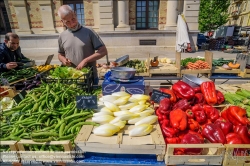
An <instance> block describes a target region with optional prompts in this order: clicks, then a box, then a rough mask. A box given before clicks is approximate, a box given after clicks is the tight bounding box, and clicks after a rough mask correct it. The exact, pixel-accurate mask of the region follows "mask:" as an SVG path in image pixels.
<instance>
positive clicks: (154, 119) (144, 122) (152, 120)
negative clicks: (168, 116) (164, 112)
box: [135, 115, 158, 126]
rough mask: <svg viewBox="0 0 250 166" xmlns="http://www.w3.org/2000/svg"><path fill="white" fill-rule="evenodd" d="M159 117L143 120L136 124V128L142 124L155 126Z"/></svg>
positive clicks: (154, 116)
mask: <svg viewBox="0 0 250 166" xmlns="http://www.w3.org/2000/svg"><path fill="white" fill-rule="evenodd" d="M157 119H158V117H157V116H156V115H151V116H147V117H145V118H143V119H142V120H140V121H138V122H136V123H135V125H136V126H138V125H141V124H153V123H155V122H156V121H157Z"/></svg>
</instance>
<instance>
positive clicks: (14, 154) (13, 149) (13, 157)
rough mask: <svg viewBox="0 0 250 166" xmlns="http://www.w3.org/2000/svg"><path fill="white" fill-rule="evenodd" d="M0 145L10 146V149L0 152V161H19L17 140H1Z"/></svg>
mask: <svg viewBox="0 0 250 166" xmlns="http://www.w3.org/2000/svg"><path fill="white" fill-rule="evenodd" d="M0 145H1V146H3V145H8V146H9V147H10V151H8V152H0V163H1V162H6V163H9V162H11V163H13V162H19V156H18V147H17V141H0Z"/></svg>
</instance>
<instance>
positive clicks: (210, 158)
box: [155, 81, 250, 165]
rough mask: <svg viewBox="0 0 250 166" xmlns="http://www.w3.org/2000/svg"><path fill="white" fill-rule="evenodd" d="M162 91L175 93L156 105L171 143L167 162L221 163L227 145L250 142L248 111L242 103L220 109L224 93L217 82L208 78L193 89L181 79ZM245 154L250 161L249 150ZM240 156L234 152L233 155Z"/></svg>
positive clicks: (171, 163) (168, 142) (166, 137)
mask: <svg viewBox="0 0 250 166" xmlns="http://www.w3.org/2000/svg"><path fill="white" fill-rule="evenodd" d="M160 90H161V92H163V93H167V94H170V96H171V97H170V98H164V99H162V100H161V101H160V102H159V103H158V106H157V107H155V110H156V115H157V116H158V121H159V123H160V126H161V130H162V133H163V136H164V139H165V142H166V144H167V152H166V155H165V163H166V164H168V165H175V164H194V165H221V164H222V163H223V158H224V156H225V154H226V150H225V147H227V145H233V144H248V145H249V144H250V132H248V126H249V125H250V121H249V119H248V118H247V117H246V110H245V109H243V108H241V107H239V106H229V107H224V108H223V109H219V107H218V105H220V104H223V102H224V95H223V93H221V92H220V91H219V90H216V89H215V85H214V82H212V81H206V82H203V83H202V84H201V85H200V86H199V87H196V88H193V87H191V86H190V85H189V84H187V83H185V82H183V81H178V82H176V83H175V84H173V86H172V88H171V89H165V88H160ZM221 110H222V112H221ZM187 144H189V145H187ZM233 150H234V151H237V150H238V151H239V149H233ZM248 150H249V149H248V147H246V148H245V149H244V151H245V152H246V151H247V152H248ZM244 154H245V156H244V157H245V159H246V161H247V160H248V159H249V158H248V153H244ZM240 155H241V153H232V156H231V157H232V158H237V157H241V156H240Z"/></svg>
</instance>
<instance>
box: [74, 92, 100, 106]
mask: <svg viewBox="0 0 250 166" xmlns="http://www.w3.org/2000/svg"><path fill="white" fill-rule="evenodd" d="M76 107H77V108H78V109H85V108H89V109H97V96H95V95H89V96H76Z"/></svg>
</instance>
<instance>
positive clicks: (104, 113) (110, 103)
mask: <svg viewBox="0 0 250 166" xmlns="http://www.w3.org/2000/svg"><path fill="white" fill-rule="evenodd" d="M149 99H150V97H149V96H147V95H140V94H135V95H132V96H131V95H130V94H128V93H126V92H115V93H113V94H111V95H106V96H103V97H101V98H100V99H99V109H100V110H99V112H98V113H95V114H93V118H92V121H93V122H96V123H99V124H101V125H100V126H99V127H97V128H95V129H94V131H93V132H94V134H95V135H99V136H112V135H114V134H116V133H117V132H119V131H120V130H121V129H122V128H124V126H125V125H126V124H133V125H135V127H134V128H133V129H132V130H130V131H129V135H130V136H131V137H138V136H144V135H147V134H149V133H150V132H151V131H152V130H153V126H152V124H153V123H155V122H156V121H157V116H155V115H152V114H153V113H154V109H153V108H151V107H150V103H149V102H147V101H149Z"/></svg>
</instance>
